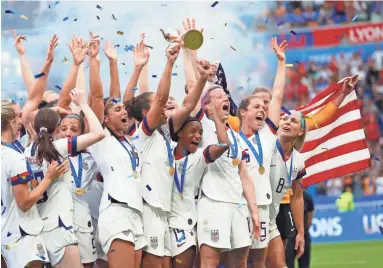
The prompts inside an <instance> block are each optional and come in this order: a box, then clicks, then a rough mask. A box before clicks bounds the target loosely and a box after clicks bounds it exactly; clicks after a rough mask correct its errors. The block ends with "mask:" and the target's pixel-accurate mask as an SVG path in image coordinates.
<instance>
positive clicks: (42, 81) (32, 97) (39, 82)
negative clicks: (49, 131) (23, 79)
mask: <svg viewBox="0 0 383 268" xmlns="http://www.w3.org/2000/svg"><path fill="white" fill-rule="evenodd" d="M58 39H59V38H58V36H57V35H53V37H52V38H51V40H50V43H49V48H48V53H47V58H46V60H45V62H44V66H43V68H42V70H41V72H40V73H41V74H42V76H41V77H39V78H37V79H36V81H35V83H34V85H33V87H32V90H31V92H30V93H29V94H28V100H27V103H26V104H25V106H24V108H23V110H22V119H21V120H22V123H23V125H24V126H25V125H28V123H30V122H31V120H33V119H32V117H31V114H32V112H33V111H35V110H36V109H37V108H38V106H39V104H40V102H41V101H42V99H43V94H44V89H45V87H46V86H47V81H48V74H49V71H50V69H51V65H52V62H53V52H54V49H55V47H56V46H57V44H58V43H57V41H58Z"/></svg>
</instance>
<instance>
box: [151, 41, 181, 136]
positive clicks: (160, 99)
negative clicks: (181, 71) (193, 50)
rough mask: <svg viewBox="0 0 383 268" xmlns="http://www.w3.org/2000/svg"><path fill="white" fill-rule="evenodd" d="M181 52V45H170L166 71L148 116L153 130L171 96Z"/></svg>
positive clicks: (167, 53)
mask: <svg viewBox="0 0 383 268" xmlns="http://www.w3.org/2000/svg"><path fill="white" fill-rule="evenodd" d="M179 52H180V45H175V46H172V47H169V48H168V49H167V51H166V57H167V59H168V60H167V62H166V65H165V70H164V73H163V74H162V77H161V80H160V83H159V84H158V88H157V93H156V96H155V98H154V102H153V104H152V106H151V107H150V110H149V112H148V114H147V116H146V119H147V123H148V127H149V129H151V130H153V129H155V128H156V127H157V125H158V123H159V121H160V118H161V114H162V113H163V111H164V108H165V105H166V102H167V101H168V98H169V91H170V84H171V76H172V70H173V66H174V63H175V61H176V59H177V57H178V54H179Z"/></svg>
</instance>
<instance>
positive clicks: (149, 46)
mask: <svg viewBox="0 0 383 268" xmlns="http://www.w3.org/2000/svg"><path fill="white" fill-rule="evenodd" d="M145 46H146V47H147V48H150V49H153V47H152V46H148V45H145Z"/></svg>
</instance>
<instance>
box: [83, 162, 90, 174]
mask: <svg viewBox="0 0 383 268" xmlns="http://www.w3.org/2000/svg"><path fill="white" fill-rule="evenodd" d="M82 168H83V169H84V170H85V171H87V170H88V169H89V165H88V162H87V161H85V160H82Z"/></svg>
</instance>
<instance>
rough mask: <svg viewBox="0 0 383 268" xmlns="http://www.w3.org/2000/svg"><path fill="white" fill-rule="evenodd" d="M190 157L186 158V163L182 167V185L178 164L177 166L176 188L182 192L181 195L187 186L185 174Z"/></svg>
mask: <svg viewBox="0 0 383 268" xmlns="http://www.w3.org/2000/svg"><path fill="white" fill-rule="evenodd" d="M188 157H189V156H186V159H185V161H184V165H183V166H182V172H181V185H180V182H179V180H178V174H177V164H176V168H175V172H174V182H175V183H176V187H177V190H178V192H180V193H181V194H182V192H183V190H184V185H185V174H186V167H187V165H188Z"/></svg>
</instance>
